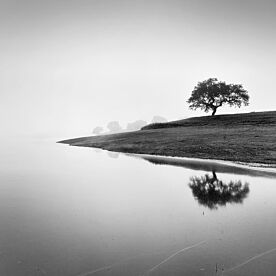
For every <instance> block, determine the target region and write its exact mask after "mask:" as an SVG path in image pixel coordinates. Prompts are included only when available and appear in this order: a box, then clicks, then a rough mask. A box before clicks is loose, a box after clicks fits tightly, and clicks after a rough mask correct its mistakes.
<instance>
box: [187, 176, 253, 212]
mask: <svg viewBox="0 0 276 276" xmlns="http://www.w3.org/2000/svg"><path fill="white" fill-rule="evenodd" d="M189 186H190V188H191V189H192V191H193V195H194V197H195V198H196V199H197V200H198V202H199V203H200V204H202V205H204V206H207V207H208V208H210V209H217V208H218V206H224V205H226V203H242V202H243V199H244V198H246V197H247V195H248V193H249V187H248V184H247V183H245V184H244V185H243V184H242V182H241V181H230V182H229V183H228V184H226V183H223V182H222V181H221V180H218V179H217V176H216V173H215V172H213V175H212V176H210V175H209V174H206V175H205V176H202V177H192V178H191V179H190V183H189Z"/></svg>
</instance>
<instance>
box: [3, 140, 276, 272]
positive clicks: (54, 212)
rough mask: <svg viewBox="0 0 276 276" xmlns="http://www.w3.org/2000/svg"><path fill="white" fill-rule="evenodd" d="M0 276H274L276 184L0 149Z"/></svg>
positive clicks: (68, 152)
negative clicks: (0, 154)
mask: <svg viewBox="0 0 276 276" xmlns="http://www.w3.org/2000/svg"><path fill="white" fill-rule="evenodd" d="M1 152H2V158H1V160H2V161H1V167H0V178H1V181H0V197H1V198H0V222H1V227H0V260H1V263H0V275H3V276H24V275H28V276H30V275H51V276H55V275H57V276H61V275H65V276H66V275H68V276H69V275H70V276H84V275H86V276H88V275H119V276H131V275H137V276H138V275H160V276H162V275H258V276H259V275H276V219H275V217H276V181H275V180H276V178H274V177H273V176H271V175H270V176H269V175H262V174H261V175H258V174H257V175H256V174H254V173H250V172H249V173H248V172H241V171H237V172H236V173H235V170H224V169H221V168H218V169H216V168H209V167H206V168H205V167H204V166H197V167H194V166H187V165H186V166H181V165H177V164H169V165H166V164H162V162H159V161H156V160H142V159H139V158H134V157H130V156H125V155H117V154H116V153H107V152H103V151H98V152H97V151H96V150H94V149H91V148H78V147H69V146H67V145H61V144H55V143H54V141H32V142H24V143H23V142H22V143H20V144H19V142H18V141H16V140H15V141H11V142H10V144H5V145H2V146H1Z"/></svg>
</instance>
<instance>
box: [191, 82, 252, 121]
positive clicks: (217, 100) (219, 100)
mask: <svg viewBox="0 0 276 276" xmlns="http://www.w3.org/2000/svg"><path fill="white" fill-rule="evenodd" d="M187 102H188V103H189V104H190V105H189V107H190V108H191V109H198V108H200V109H202V110H204V111H205V112H208V111H210V110H212V116H214V115H215V114H216V111H217V109H218V108H219V107H221V106H222V105H224V104H228V105H230V106H237V107H241V105H242V104H244V105H248V104H249V95H248V92H247V91H246V90H245V89H244V88H243V87H242V85H241V84H226V83H225V82H221V81H218V80H217V79H216V78H210V79H208V80H205V81H202V82H199V83H198V84H197V86H196V87H195V88H194V90H193V91H192V95H191V97H190V98H189V99H188V101H187Z"/></svg>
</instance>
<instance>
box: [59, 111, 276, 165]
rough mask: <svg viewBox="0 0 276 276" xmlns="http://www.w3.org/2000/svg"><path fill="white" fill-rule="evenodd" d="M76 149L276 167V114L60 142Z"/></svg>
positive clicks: (150, 127) (203, 120)
mask: <svg viewBox="0 0 276 276" xmlns="http://www.w3.org/2000/svg"><path fill="white" fill-rule="evenodd" d="M61 143H66V144H70V145H73V146H84V147H96V148H102V149H106V150H111V151H118V152H130V153H144V154H154V155H165V156H178V157H196V158H208V159H221V160H230V161H240V162H251V163H265V164H273V165H275V166H276V111H272V112H254V113H246V114H231V115H217V116H215V117H212V116H204V117H194V118H189V119H185V120H180V121H174V122H169V123H162V124H151V125H148V126H146V127H144V128H143V129H142V130H140V131H135V132H126V133H119V134H113V135H101V136H92V137H82V138H76V139H70V140H64V141H61Z"/></svg>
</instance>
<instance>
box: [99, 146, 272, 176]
mask: <svg viewBox="0 0 276 276" xmlns="http://www.w3.org/2000/svg"><path fill="white" fill-rule="evenodd" d="M103 150H104V149H103ZM105 151H109V150H105ZM109 152H115V151H109ZM117 152H118V153H122V154H125V155H127V156H136V157H141V158H143V157H150V158H156V159H163V160H176V161H177V160H179V161H192V162H200V163H206V164H217V165H225V166H232V167H237V168H245V169H251V170H258V171H264V172H272V173H275V174H276V165H274V164H265V163H246V162H240V161H230V160H220V159H209V158H206V159H205V158H196V157H179V156H167V155H155V154H144V153H130V152H119V151H117Z"/></svg>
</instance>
